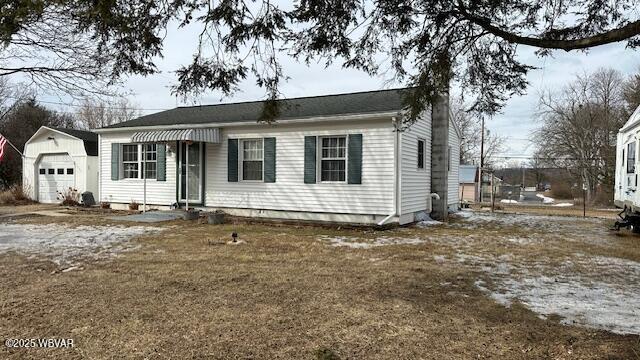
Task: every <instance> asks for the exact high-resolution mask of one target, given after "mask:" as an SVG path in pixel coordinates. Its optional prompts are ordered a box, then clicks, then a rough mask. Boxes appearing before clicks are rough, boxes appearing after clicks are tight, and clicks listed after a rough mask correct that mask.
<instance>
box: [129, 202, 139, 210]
mask: <svg viewBox="0 0 640 360" xmlns="http://www.w3.org/2000/svg"><path fill="white" fill-rule="evenodd" d="M139 207H140V204H139V203H138V202H137V201H135V200H131V202H130V203H129V210H138V208H139Z"/></svg>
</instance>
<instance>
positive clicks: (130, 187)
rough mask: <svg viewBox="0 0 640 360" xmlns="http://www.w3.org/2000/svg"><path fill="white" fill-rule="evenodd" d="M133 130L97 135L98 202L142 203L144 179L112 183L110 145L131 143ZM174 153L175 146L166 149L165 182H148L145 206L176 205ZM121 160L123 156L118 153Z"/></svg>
mask: <svg viewBox="0 0 640 360" xmlns="http://www.w3.org/2000/svg"><path fill="white" fill-rule="evenodd" d="M132 135H133V132H132V131H129V132H126V131H125V132H117V133H107V134H101V135H100V140H99V141H100V160H99V161H100V174H101V175H100V176H101V182H102V184H101V191H102V192H101V194H100V201H108V202H113V203H123V204H128V203H130V202H131V201H132V200H135V201H136V202H138V203H142V201H143V196H144V195H143V181H144V180H143V179H142V178H141V177H140V178H136V179H120V180H111V144H112V143H118V144H127V143H131V136H132ZM176 153H177V148H176V144H175V143H170V144H168V146H167V164H166V171H167V179H166V181H156V180H155V179H147V204H153V205H162V206H170V205H171V204H173V203H175V202H176V172H177V166H176ZM120 157H121V158H122V154H120Z"/></svg>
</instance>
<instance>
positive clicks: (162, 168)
mask: <svg viewBox="0 0 640 360" xmlns="http://www.w3.org/2000/svg"><path fill="white" fill-rule="evenodd" d="M156 180H157V181H167V145H165V144H156Z"/></svg>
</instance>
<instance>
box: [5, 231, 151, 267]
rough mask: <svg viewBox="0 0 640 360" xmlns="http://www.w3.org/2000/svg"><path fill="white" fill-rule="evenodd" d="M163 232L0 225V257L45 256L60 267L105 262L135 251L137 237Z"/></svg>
mask: <svg viewBox="0 0 640 360" xmlns="http://www.w3.org/2000/svg"><path fill="white" fill-rule="evenodd" d="M159 230H160V229H158V228H154V227H145V226H77V227H68V226H64V225H58V224H45V225H34V224H16V223H0V254H2V253H7V252H16V253H20V254H25V255H31V256H45V257H48V258H50V259H51V261H53V262H54V263H55V264H57V265H59V266H60V265H71V264H75V263H77V262H78V261H79V260H80V259H81V258H92V259H103V258H109V257H112V256H115V255H117V254H118V253H120V252H123V251H127V250H132V249H134V248H136V247H137V245H136V244H132V243H130V242H128V240H129V239H131V238H132V237H134V236H138V235H142V234H145V233H147V232H151V231H159Z"/></svg>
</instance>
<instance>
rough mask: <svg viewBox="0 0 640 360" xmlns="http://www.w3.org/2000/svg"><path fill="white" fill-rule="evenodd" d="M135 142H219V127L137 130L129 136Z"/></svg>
mask: <svg viewBox="0 0 640 360" xmlns="http://www.w3.org/2000/svg"><path fill="white" fill-rule="evenodd" d="M131 141H132V142H136V143H157V142H169V141H193V142H208V143H214V144H218V143H220V129H219V128H203V129H183V130H159V131H138V132H136V133H134V134H133V136H132V137H131Z"/></svg>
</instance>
